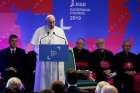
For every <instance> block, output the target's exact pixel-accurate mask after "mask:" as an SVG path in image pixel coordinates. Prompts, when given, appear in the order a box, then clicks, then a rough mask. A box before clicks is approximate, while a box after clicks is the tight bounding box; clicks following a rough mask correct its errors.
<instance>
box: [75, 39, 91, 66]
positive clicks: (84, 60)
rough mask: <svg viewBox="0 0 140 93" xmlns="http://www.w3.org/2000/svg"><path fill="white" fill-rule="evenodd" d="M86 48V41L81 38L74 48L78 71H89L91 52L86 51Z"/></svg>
mask: <svg viewBox="0 0 140 93" xmlns="http://www.w3.org/2000/svg"><path fill="white" fill-rule="evenodd" d="M84 46H85V40H84V39H83V38H80V39H79V40H77V42H76V47H75V48H73V52H74V57H75V61H76V68H77V69H88V56H89V51H88V50H87V49H85V48H84Z"/></svg>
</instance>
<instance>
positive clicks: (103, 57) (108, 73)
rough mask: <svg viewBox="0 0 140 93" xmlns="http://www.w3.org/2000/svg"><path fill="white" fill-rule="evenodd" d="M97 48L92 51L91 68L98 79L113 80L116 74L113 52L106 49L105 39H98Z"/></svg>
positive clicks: (98, 80)
mask: <svg viewBox="0 0 140 93" xmlns="http://www.w3.org/2000/svg"><path fill="white" fill-rule="evenodd" d="M96 47H97V49H96V50H94V51H93V52H91V53H90V63H89V64H90V65H89V66H90V70H91V71H95V74H96V81H97V82H100V81H110V80H111V81H112V78H113V77H114V76H115V72H114V69H113V59H114V56H113V53H112V52H111V51H109V50H107V49H105V44H104V40H103V39H98V40H97V41H96Z"/></svg>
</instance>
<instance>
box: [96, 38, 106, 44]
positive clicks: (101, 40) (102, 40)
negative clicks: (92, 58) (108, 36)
mask: <svg viewBox="0 0 140 93" xmlns="http://www.w3.org/2000/svg"><path fill="white" fill-rule="evenodd" d="M104 41H105V40H104V39H103V38H100V39H97V40H96V44H97V43H99V42H104Z"/></svg>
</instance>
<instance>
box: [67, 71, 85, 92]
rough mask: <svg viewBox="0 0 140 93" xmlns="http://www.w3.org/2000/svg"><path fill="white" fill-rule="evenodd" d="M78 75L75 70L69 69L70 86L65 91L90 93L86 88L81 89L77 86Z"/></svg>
mask: <svg viewBox="0 0 140 93" xmlns="http://www.w3.org/2000/svg"><path fill="white" fill-rule="evenodd" d="M77 81H78V76H77V72H76V71H75V70H73V69H72V70H69V71H68V72H67V73H66V82H67V83H68V88H67V89H66V91H65V93H88V91H86V90H82V89H79V88H78V87H77Z"/></svg>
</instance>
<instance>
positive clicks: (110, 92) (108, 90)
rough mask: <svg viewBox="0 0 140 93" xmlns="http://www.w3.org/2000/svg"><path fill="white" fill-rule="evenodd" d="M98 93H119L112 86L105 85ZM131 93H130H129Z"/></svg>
mask: <svg viewBox="0 0 140 93" xmlns="http://www.w3.org/2000/svg"><path fill="white" fill-rule="evenodd" d="M100 93H119V92H118V90H117V88H115V87H114V86H112V85H105V86H104V87H103V88H102V90H101V92H100ZM130 93H131V92H130Z"/></svg>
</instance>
